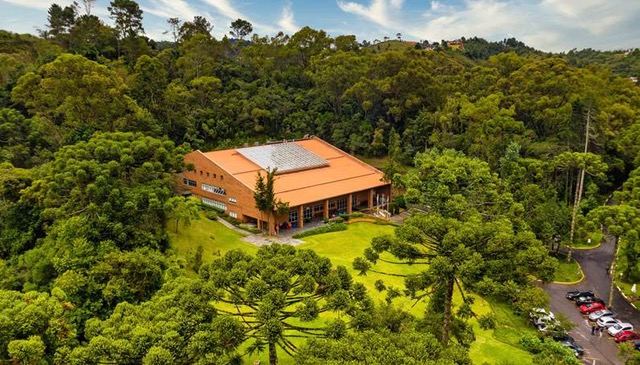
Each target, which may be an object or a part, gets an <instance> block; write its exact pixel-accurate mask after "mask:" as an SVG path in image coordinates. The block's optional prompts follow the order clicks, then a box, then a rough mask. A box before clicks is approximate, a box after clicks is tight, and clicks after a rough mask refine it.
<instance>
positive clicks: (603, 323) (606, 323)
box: [596, 317, 620, 328]
mask: <svg viewBox="0 0 640 365" xmlns="http://www.w3.org/2000/svg"><path fill="white" fill-rule="evenodd" d="M618 323H620V321H618V320H617V319H615V318H611V317H600V319H598V320H597V321H596V324H597V325H598V327H601V328H602V327H605V328H608V327H611V326H613V325H616V324H618Z"/></svg>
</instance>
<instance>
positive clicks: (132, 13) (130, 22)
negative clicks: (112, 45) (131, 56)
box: [107, 0, 144, 54]
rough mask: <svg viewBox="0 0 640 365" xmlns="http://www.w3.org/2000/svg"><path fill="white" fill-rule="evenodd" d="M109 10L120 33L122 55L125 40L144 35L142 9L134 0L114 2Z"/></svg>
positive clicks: (119, 46) (119, 41)
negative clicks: (122, 44) (122, 45)
mask: <svg viewBox="0 0 640 365" xmlns="http://www.w3.org/2000/svg"><path fill="white" fill-rule="evenodd" d="M107 9H108V10H109V14H110V17H111V19H113V21H114V22H115V28H116V31H117V32H118V54H120V51H121V42H122V41H123V40H125V39H135V38H137V37H138V36H139V35H141V34H144V27H143V26H142V9H140V5H138V3H137V2H135V1H133V0H112V1H111V3H110V5H109V7H108V8H107Z"/></svg>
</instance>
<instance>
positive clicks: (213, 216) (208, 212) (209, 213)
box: [204, 209, 218, 221]
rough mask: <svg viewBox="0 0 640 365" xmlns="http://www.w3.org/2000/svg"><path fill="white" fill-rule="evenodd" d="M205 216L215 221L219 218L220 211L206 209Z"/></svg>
mask: <svg viewBox="0 0 640 365" xmlns="http://www.w3.org/2000/svg"><path fill="white" fill-rule="evenodd" d="M204 216H205V217H207V219H210V220H212V221H215V220H217V219H218V213H216V212H215V211H214V210H210V209H205V211H204Z"/></svg>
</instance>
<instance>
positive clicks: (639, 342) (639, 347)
mask: <svg viewBox="0 0 640 365" xmlns="http://www.w3.org/2000/svg"><path fill="white" fill-rule="evenodd" d="M633 346H635V348H636V350H638V351H640V340H635V341H633Z"/></svg>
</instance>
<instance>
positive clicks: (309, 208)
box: [181, 137, 391, 233]
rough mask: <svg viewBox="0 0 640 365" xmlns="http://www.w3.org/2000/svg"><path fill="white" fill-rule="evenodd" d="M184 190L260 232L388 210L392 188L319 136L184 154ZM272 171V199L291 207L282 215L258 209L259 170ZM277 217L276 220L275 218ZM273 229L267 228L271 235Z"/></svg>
mask: <svg viewBox="0 0 640 365" xmlns="http://www.w3.org/2000/svg"><path fill="white" fill-rule="evenodd" d="M185 163H186V164H187V166H188V170H187V171H185V172H183V173H182V176H181V177H182V183H183V187H184V188H185V189H186V190H188V191H189V192H191V193H192V194H193V195H195V196H196V197H198V198H199V199H201V201H202V203H203V204H205V205H209V206H213V207H216V208H218V209H220V210H224V211H225V213H227V214H228V215H229V216H231V217H233V218H236V219H238V220H240V221H243V222H247V223H255V224H256V225H257V226H258V227H259V228H261V227H262V226H263V225H264V224H265V223H266V222H267V221H270V222H271V224H276V223H277V224H282V225H283V226H287V227H292V228H302V227H303V226H304V224H305V223H309V222H311V221H314V220H322V219H326V218H330V217H333V216H336V215H338V214H342V213H347V214H349V213H351V212H352V211H354V210H362V209H374V208H377V209H381V210H385V211H386V209H387V205H388V202H389V200H390V198H391V185H390V184H389V183H388V182H386V181H385V180H384V179H383V175H384V174H383V173H382V172H381V171H380V170H378V169H376V168H374V167H372V166H370V165H368V164H366V163H364V162H362V161H360V160H358V159H357V158H355V157H353V156H351V155H349V154H348V153H346V152H344V151H342V150H340V149H338V148H337V147H335V146H332V145H331V144H329V143H327V142H325V141H323V140H322V139H320V138H317V137H310V138H304V139H299V140H293V141H282V142H278V143H269V144H265V145H259V146H252V147H242V148H235V149H227V150H220V151H212V152H201V151H199V150H196V151H193V152H191V153H189V154H187V155H186V156H185ZM274 168H275V169H277V170H276V175H275V181H274V192H275V197H276V200H280V201H282V202H286V203H289V214H288V216H286V217H275V213H274V212H273V213H271V214H270V216H269V217H267V215H266V213H265V212H263V213H262V214H261V212H260V211H259V210H258V209H257V208H256V206H255V205H256V204H255V200H254V190H255V185H256V181H257V177H258V172H260V173H261V174H262V175H263V176H266V173H267V170H273V169H274ZM276 218H277V219H276ZM274 231H275V226H274V227H269V232H270V233H274Z"/></svg>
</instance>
